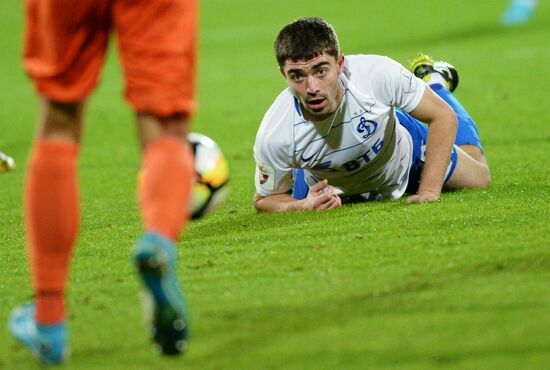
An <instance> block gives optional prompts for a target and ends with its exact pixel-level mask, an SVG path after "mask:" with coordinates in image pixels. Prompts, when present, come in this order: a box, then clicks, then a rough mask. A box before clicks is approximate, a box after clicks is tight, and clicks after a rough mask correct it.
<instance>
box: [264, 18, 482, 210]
mask: <svg viewBox="0 0 550 370" xmlns="http://www.w3.org/2000/svg"><path fill="white" fill-rule="evenodd" d="M275 53H276V57H277V61H278V63H279V67H280V72H281V74H282V75H283V77H284V78H285V80H286V82H287V84H288V88H287V89H285V90H284V91H283V92H282V93H281V94H279V96H278V97H277V98H276V99H275V102H274V103H273V104H272V106H271V107H270V108H269V110H268V111H267V113H266V114H265V116H264V118H263V121H262V123H261V125H260V128H259V130H258V133H257V136H256V143H255V145H254V156H255V159H256V165H257V167H256V176H255V183H256V194H255V197H254V206H255V207H256V209H258V210H260V211H268V212H269V211H289V210H303V209H315V210H323V209H331V208H338V207H340V206H341V204H342V201H362V200H371V199H397V198H400V197H401V196H402V195H403V194H405V193H408V194H410V195H409V197H408V198H407V203H421V202H431V201H435V200H437V199H439V197H440V193H441V190H442V189H462V188H480V187H484V186H487V185H489V184H490V182H491V175H490V172H489V168H488V166H487V162H486V161H485V157H484V155H483V151H482V148H481V143H480V140H479V137H478V132H477V127H476V125H475V124H474V122H473V120H472V119H471V117H470V116H469V114H468V113H467V112H466V111H465V110H464V108H463V107H462V106H461V105H460V103H459V102H458V101H457V100H456V98H455V97H454V96H453V95H452V93H451V92H452V91H453V90H454V89H456V87H457V84H458V74H457V73H456V70H455V69H454V67H453V66H451V65H450V64H447V63H444V62H434V61H433V60H432V59H431V58H430V57H428V56H426V55H419V56H417V57H416V58H414V59H413V61H412V62H411V66H410V71H411V72H412V73H411V72H409V71H408V70H407V69H405V68H404V67H403V66H401V65H400V64H399V63H397V62H395V61H393V60H392V59H390V58H387V57H383V56H377V55H350V56H345V57H344V55H342V54H340V51H339V46H338V39H337V36H336V33H335V31H334V29H333V28H332V26H331V25H329V24H328V23H327V22H325V21H324V20H322V19H319V18H302V19H298V20H296V21H294V22H292V23H290V24H288V25H287V26H285V27H284V28H283V29H282V30H281V32H280V33H279V35H278V36H277V39H276V41H275ZM423 80H424V81H426V82H427V83H428V84H429V87H428V85H427V84H426V83H425V82H424V81H423ZM425 124H427V125H428V126H426V125H425ZM457 126H458V132H457ZM293 183H294V185H293Z"/></svg>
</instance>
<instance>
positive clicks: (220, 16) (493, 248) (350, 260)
mask: <svg viewBox="0 0 550 370" xmlns="http://www.w3.org/2000/svg"><path fill="white" fill-rule="evenodd" d="M20 3H21V2H20V1H17V0H3V1H2V2H0V32H1V34H2V36H1V37H0V53H1V57H0V150H2V151H5V152H6V153H8V154H10V155H11V156H13V157H14V159H15V161H16V164H17V165H18V168H17V170H16V171H14V172H12V173H7V174H0V266H1V268H0V369H6V370H12V369H34V368H39V367H38V365H36V363H35V361H34V359H33V358H32V356H31V355H30V353H29V352H27V351H26V350H25V349H24V348H23V347H21V346H19V345H18V344H16V343H15V342H14V341H13V340H12V339H11V338H9V337H8V334H7V328H6V319H7V316H8V313H9V311H10V309H11V308H12V307H14V306H15V305H16V304H18V303H20V302H22V301H25V300H27V299H29V298H30V297H31V289H30V283H29V277H28V274H27V272H28V267H27V264H26V255H25V249H24V234H23V225H22V221H21V220H22V211H21V202H22V199H21V198H22V197H21V194H22V184H23V179H24V167H25V162H26V160H27V156H28V149H29V145H30V142H31V138H32V134H33V131H34V128H33V126H34V121H35V116H36V101H37V99H36V98H35V97H34V95H33V92H32V87H31V85H30V83H29V82H28V81H27V79H26V78H25V76H24V73H23V72H22V71H21V69H20V61H19V57H20V54H21V50H20V40H21V38H22V35H21V30H22V9H21V4H20ZM506 3H507V1H505V0H501V1H489V2H480V1H476V0H462V1H447V2H444V4H443V3H442V2H440V1H436V0H425V1H416V2H411V1H405V0H399V1H397V0H396V1H393V2H391V4H389V3H388V2H374V1H371V2H364V1H359V0H354V1H343V2H334V1H309V0H305V1H298V2H297V1H291V0H280V1H277V2H276V3H273V2H267V1H265V2H258V1H252V0H238V1H226V0H205V1H203V2H202V7H201V22H200V24H201V32H200V41H201V44H200V63H199V78H198V87H199V88H198V100H199V111H198V113H197V115H196V118H195V124H194V128H193V130H195V131H199V132H202V133H205V134H207V135H209V136H211V137H212V138H213V139H214V140H216V141H217V142H218V143H219V144H220V145H221V147H222V148H223V150H224V152H225V154H226V156H227V158H228V161H229V165H230V171H231V187H232V192H231V193H230V196H229V198H228V199H227V202H226V204H225V206H224V208H223V209H222V210H220V211H219V212H218V213H217V214H215V215H213V216H211V217H209V218H206V219H203V220H199V221H195V222H192V223H191V224H190V225H189V226H188V228H187V233H186V234H185V237H184V239H183V240H182V241H181V242H180V243H179V257H180V263H179V266H178V272H179V275H180V277H181V280H182V283H183V285H184V287H185V292H186V296H187V300H188V303H189V305H190V310H191V312H192V343H191V347H190V350H189V353H187V354H186V355H184V356H182V357H179V358H175V359H174V358H168V359H167V358H161V357H159V356H158V355H157V354H155V353H154V352H153V351H152V350H151V347H150V346H149V344H148V341H147V338H146V333H145V324H144V323H143V321H142V315H141V312H140V302H139V297H138V291H139V283H138V280H137V278H136V275H135V272H134V271H133V269H132V266H131V263H130V257H129V256H130V250H131V247H132V244H133V242H134V240H135V239H136V238H137V237H138V235H139V233H140V230H141V225H140V219H139V214H138V209H137V207H136V204H135V191H134V188H135V183H136V177H135V173H136V170H137V169H138V166H139V152H138V149H137V143H136V140H135V137H134V136H135V135H134V127H133V124H132V119H133V115H132V113H131V111H130V109H129V108H128V107H127V106H126V105H124V103H123V101H122V98H121V90H122V79H121V77H120V75H119V71H120V67H119V65H118V63H117V60H116V53H111V54H110V57H109V59H108V61H107V64H106V68H105V70H104V73H103V76H102V82H101V85H100V88H99V89H98V90H97V91H96V92H95V93H94V95H93V96H92V99H91V101H90V103H89V106H88V116H87V117H88V119H87V128H86V138H85V140H84V147H83V150H82V152H81V163H80V182H81V184H82V187H81V199H82V211H83V217H82V227H81V231H82V233H81V235H80V238H79V240H78V246H77V248H76V251H75V258H74V265H73V268H72V272H71V279H70V289H69V307H70V310H71V314H70V319H69V327H70V333H71V342H70V344H71V348H72V355H71V358H70V360H69V362H68V363H67V365H66V366H65V367H62V368H67V369H180V368H185V369H369V368H372V369H543V368H548V364H549V363H550V336H548V333H549V332H550V316H549V312H550V289H549V284H548V281H550V236H549V235H550V222H549V220H550V217H549V216H550V166H549V165H548V161H547V158H548V155H549V154H550V125H549V115H548V107H547V105H548V104H547V102H548V100H549V97H550V94H549V92H548V78H547V76H548V75H550V67H549V65H548V60H549V58H550V47H549V44H548V40H550V28H549V27H548V24H550V4H549V3H548V2H541V4H540V6H539V9H538V10H537V13H536V15H535V17H534V19H533V21H532V22H531V23H530V24H528V25H525V26H521V27H518V28H513V29H504V28H501V27H500V26H499V25H498V19H499V16H500V12H501V11H502V10H503V9H504V7H505V6H506ZM305 15H317V16H322V17H325V18H326V19H327V20H328V21H329V22H331V23H332V24H333V25H334V26H335V28H336V30H337V31H338V33H339V36H340V42H341V47H342V51H343V52H344V53H345V54H354V53H377V54H384V55H389V56H391V57H393V58H394V59H396V60H398V61H400V62H402V63H406V62H407V59H408V58H410V57H412V56H414V55H415V54H416V53H417V52H419V51H422V52H424V53H427V54H430V55H432V56H434V57H435V58H442V59H445V60H447V61H449V62H451V63H453V64H454V65H455V66H456V67H457V69H458V70H459V73H460V79H461V81H460V86H459V87H458V89H457V91H456V96H457V97H458V98H459V100H460V101H461V102H462V103H463V104H464V105H465V106H466V108H467V109H468V110H469V111H470V113H471V114H472V116H473V117H474V118H475V120H476V121H477V123H478V126H479V131H480V134H481V138H482V141H483V143H484V149H485V152H486V155H487V158H488V160H489V163H490V166H491V169H492V173H493V180H494V184H493V185H492V186H491V187H490V188H487V189H484V190H475V191H460V192H455V193H450V194H446V195H445V196H444V197H443V198H442V199H441V201H439V202H437V203H434V204H424V205H414V206H407V205H405V203H404V201H403V200H400V201H394V202H379V203H370V204H361V205H354V206H346V207H344V208H342V209H339V210H335V211H331V212H324V213H291V214H258V213H256V211H254V209H253V207H252V205H251V198H252V195H253V192H254V185H253V172H254V160H253V157H252V145H253V143H254V137H255V132H256V128H257V126H258V124H259V122H260V120H261V118H262V115H263V113H264V111H265V110H266V109H267V107H268V106H269V105H270V104H271V102H272V100H273V98H274V97H275V95H276V94H278V92H279V91H280V90H281V89H283V88H284V86H285V85H284V81H283V80H282V79H281V77H280V75H279V74H278V71H277V66H276V62H275V58H274V56H273V52H272V43H273V40H274V38H275V35H276V33H277V31H278V30H279V29H280V27H282V26H283V25H284V24H285V23H287V22H289V21H291V20H293V19H294V18H297V17H299V16H305ZM44 196H48V194H44Z"/></svg>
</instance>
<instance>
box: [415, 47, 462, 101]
mask: <svg viewBox="0 0 550 370" xmlns="http://www.w3.org/2000/svg"><path fill="white" fill-rule="evenodd" d="M409 71H411V72H412V73H414V75H415V76H416V77H418V78H420V79H422V80H424V81H426V82H428V81H429V80H430V74H432V73H439V74H440V75H441V76H442V77H443V79H444V80H445V87H446V88H447V90H449V91H450V92H453V91H455V89H456V87H457V86H458V72H457V71H456V69H455V67H453V66H452V65H450V64H449V63H447V62H443V61H437V62H436V61H434V60H433V59H432V58H431V57H429V56H428V55H426V54H422V53H420V54H418V55H417V56H416V57H414V58H413V59H412V60H411V61H410V62H409Z"/></svg>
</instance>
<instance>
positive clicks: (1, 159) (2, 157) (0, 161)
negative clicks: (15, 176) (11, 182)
mask: <svg viewBox="0 0 550 370" xmlns="http://www.w3.org/2000/svg"><path fill="white" fill-rule="evenodd" d="M14 168H15V162H14V161H13V158H12V157H9V156H7V155H6V154H4V153H2V152H0V172H8V171H11V170H13V169H14Z"/></svg>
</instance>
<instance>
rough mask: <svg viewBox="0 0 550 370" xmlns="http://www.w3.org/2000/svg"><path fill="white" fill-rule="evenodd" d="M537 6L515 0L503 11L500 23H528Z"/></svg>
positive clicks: (506, 24) (509, 24) (511, 24)
mask: <svg viewBox="0 0 550 370" xmlns="http://www.w3.org/2000/svg"><path fill="white" fill-rule="evenodd" d="M534 8H535V7H534V6H532V5H529V4H526V3H524V2H521V1H513V2H512V3H511V4H510V5H509V6H508V8H507V9H506V10H505V11H504V13H502V16H501V18H500V23H501V24H503V25H505V26H517V25H520V24H524V23H528V22H529V21H530V20H531V18H532V17H533V13H534V10H535V9H534Z"/></svg>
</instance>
